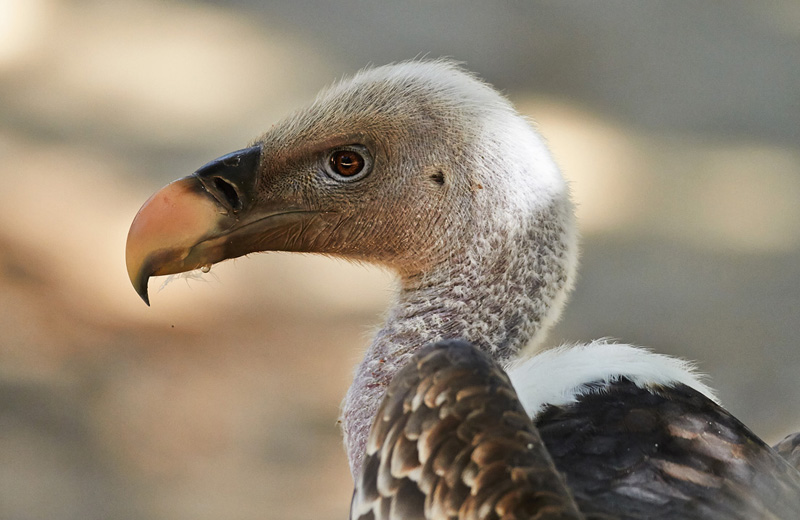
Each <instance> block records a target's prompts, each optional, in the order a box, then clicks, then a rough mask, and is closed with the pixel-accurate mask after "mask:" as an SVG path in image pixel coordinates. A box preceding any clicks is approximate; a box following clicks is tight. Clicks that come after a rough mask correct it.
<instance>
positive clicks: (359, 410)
mask: <svg viewBox="0 0 800 520" xmlns="http://www.w3.org/2000/svg"><path fill="white" fill-rule="evenodd" d="M571 219H572V216H571V208H570V206H569V203H568V202H565V201H563V200H557V201H554V202H553V204H552V206H551V207H549V208H546V209H545V210H544V211H542V212H541V213H539V214H535V215H531V216H530V217H528V218H525V219H522V220H521V221H519V222H517V223H515V226H514V228H515V229H512V230H509V229H505V230H502V229H497V228H496V227H495V228H494V229H485V230H482V231H483V232H481V233H479V234H477V235H476V236H475V238H474V239H473V240H472V241H471V243H470V244H469V245H468V246H467V247H466V248H465V249H464V250H463V251H461V252H458V253H453V255H452V256H451V258H450V259H449V261H447V262H444V263H442V264H440V265H439V266H437V267H436V268H435V269H434V270H432V272H428V273H423V274H420V275H416V276H409V277H404V278H402V279H401V283H402V286H401V289H400V291H399V294H398V296H397V299H396V301H395V303H394V305H393V306H392V307H391V309H390V310H389V312H388V316H387V319H386V322H385V323H384V325H383V327H382V328H381V329H380V331H378V333H377V334H376V336H375V338H374V340H373V342H372V344H371V345H370V346H369V348H368V349H367V352H366V354H365V356H364V359H363V361H362V362H361V364H360V365H359V366H358V368H357V370H356V373H355V378H354V381H353V384H352V385H351V387H350V389H349V391H348V393H347V396H346V397H345V400H344V403H343V407H342V426H343V430H344V437H345V447H346V449H347V454H348V459H349V461H350V470H351V473H352V475H353V476H354V477H356V476H357V475H359V474H360V472H361V463H362V459H363V454H364V450H365V446H366V441H367V437H368V434H369V428H370V426H371V424H372V421H373V418H374V416H375V413H376V411H377V408H378V406H379V404H380V401H381V398H382V396H383V393H384V391H385V389H386V387H387V386H388V385H389V383H390V381H391V380H392V377H393V376H394V374H395V373H397V371H398V370H399V369H400V368H402V367H403V366H404V365H405V363H406V362H407V360H408V358H409V357H411V356H412V355H413V354H414V353H415V352H416V351H417V350H418V349H419V348H421V347H422V346H424V345H426V344H428V343H431V342H434V341H438V340H441V339H454V338H461V339H465V340H467V341H470V342H472V343H473V344H475V345H476V346H478V347H479V348H481V349H482V350H484V351H485V352H487V353H489V354H490V355H492V356H493V357H494V358H495V359H497V360H498V361H500V362H501V363H507V362H508V361H510V360H512V359H514V358H515V357H516V356H517V355H518V354H519V352H520V350H521V349H522V348H523V347H526V346H530V347H534V346H536V345H538V344H539V343H541V341H543V340H544V336H545V334H546V332H547V329H548V328H549V327H550V326H551V325H552V324H553V323H554V322H555V321H556V320H557V318H558V315H559V314H560V311H561V308H562V306H563V304H564V302H565V300H566V295H567V293H568V291H569V289H570V288H571V284H572V279H573V272H574V269H575V263H576V261H575V257H576V256H577V254H576V251H575V249H576V245H575V243H576V239H575V236H574V233H572V232H570V229H571V227H572V226H571ZM484 227H486V226H484ZM485 237H489V238H485Z"/></svg>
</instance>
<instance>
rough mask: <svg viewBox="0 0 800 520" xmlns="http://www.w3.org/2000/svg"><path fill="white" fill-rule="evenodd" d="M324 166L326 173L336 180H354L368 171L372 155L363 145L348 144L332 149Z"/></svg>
mask: <svg viewBox="0 0 800 520" xmlns="http://www.w3.org/2000/svg"><path fill="white" fill-rule="evenodd" d="M325 166H326V170H327V172H328V175H330V176H331V177H333V178H334V179H336V180H341V181H350V180H356V179H360V178H361V177H364V176H365V175H366V174H367V173H369V170H370V168H371V167H372V157H370V155H369V152H368V151H367V149H366V148H365V147H363V146H360V145H350V146H346V147H343V148H337V149H335V150H333V151H332V152H331V153H330V155H328V162H327V164H326V165H325Z"/></svg>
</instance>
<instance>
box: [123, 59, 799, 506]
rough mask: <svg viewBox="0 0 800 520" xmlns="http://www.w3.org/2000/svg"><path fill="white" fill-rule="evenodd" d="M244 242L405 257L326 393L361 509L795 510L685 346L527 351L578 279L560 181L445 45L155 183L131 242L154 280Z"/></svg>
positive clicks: (778, 476)
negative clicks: (364, 343) (341, 392)
mask: <svg viewBox="0 0 800 520" xmlns="http://www.w3.org/2000/svg"><path fill="white" fill-rule="evenodd" d="M259 251H297V252H305V253H322V254H326V255H331V256H336V257H340V258H345V259H349V260H353V261H356V262H370V263H374V264H377V265H380V266H383V267H385V268H388V269H390V270H392V271H394V272H396V273H397V275H398V277H399V288H398V291H397V294H396V296H395V300H394V302H393V304H392V306H391V308H390V309H389V310H388V312H387V315H386V318H385V322H384V324H383V326H382V327H381V328H380V330H379V331H378V332H377V333H376V335H375V337H374V339H373V341H372V343H371V344H370V345H369V347H368V348H367V350H366V353H365V356H364V358H363V361H362V362H361V363H360V365H359V366H358V367H357V369H356V371H355V375H354V380H353V383H352V386H351V387H350V389H349V391H348V392H347V395H346V397H345V399H344V403H343V406H342V412H341V414H342V415H341V419H342V428H343V432H344V444H345V449H346V451H347V455H348V460H349V463H350V470H351V473H352V475H353V478H354V481H355V482H356V489H355V492H354V495H353V501H352V506H351V518H353V519H364V520H367V519H376V520H377V519H401V518H402V519H422V518H425V519H435V520H439V519H450V518H462V519H466V518H476V519H477V518H480V519H493V518H504V519H506V518H508V519H510V518H521V517H523V516H524V517H525V518H625V519H635V518H659V519H660V518H703V519H722V518H725V519H731V518H734V519H754V518H797V515H798V514H800V513H798V511H800V472H798V470H797V469H796V468H795V467H794V466H793V465H792V464H790V463H789V461H788V460H787V459H786V458H784V457H782V456H781V454H780V453H778V451H776V450H775V449H773V448H771V447H769V446H768V445H767V444H765V443H764V442H763V441H762V440H761V439H759V438H758V437H757V436H756V435H755V434H754V433H753V432H751V431H750V430H749V429H748V428H747V427H746V426H744V425H743V424H742V423H741V422H739V421H738V420H737V419H736V418H734V417H733V416H732V415H731V414H729V413H728V412H727V411H725V409H723V408H722V407H721V406H720V405H719V403H718V401H717V399H716V398H715V396H714V394H713V392H712V391H711V390H710V389H709V388H708V387H707V386H706V385H705V384H704V383H703V382H702V381H701V380H700V378H699V377H698V376H697V374H696V373H695V372H694V371H693V369H692V365H691V364H690V363H687V362H685V361H682V360H679V359H675V358H672V357H668V356H664V355H660V354H656V353H653V352H651V351H649V350H646V349H641V348H637V347H633V346H630V345H621V344H614V343H611V342H609V341H605V340H598V341H593V342H591V343H588V344H586V345H580V346H571V347H561V348H556V349H550V350H544V351H542V352H540V353H537V352H539V350H540V349H539V347H541V346H542V344H543V341H544V338H545V335H546V333H547V331H548V329H550V328H551V326H552V325H553V323H554V322H555V321H556V320H557V319H558V318H559V315H560V313H561V311H562V309H563V307H564V305H565V303H566V300H567V296H568V294H569V292H570V291H571V289H572V286H573V283H574V281H575V274H576V269H577V263H578V234H577V231H576V224H575V220H574V216H573V207H572V203H571V201H570V197H569V190H568V186H567V184H566V182H565V180H564V178H563V177H562V175H561V173H560V171H559V169H558V167H557V166H556V164H555V162H554V160H553V158H552V156H551V154H550V152H549V151H548V148H547V146H546V144H545V142H544V140H543V139H542V137H541V136H540V135H539V134H538V133H537V131H536V130H535V129H534V127H533V126H532V125H531V124H530V123H529V121H527V120H526V119H525V118H524V117H522V116H521V115H520V114H518V113H517V112H516V111H515V109H514V108H513V106H512V105H511V103H510V102H509V101H508V100H507V99H505V98H504V97H503V96H502V95H501V94H499V93H498V92H497V91H496V90H494V89H493V88H492V87H490V86H489V85H488V84H486V83H484V82H483V81H481V80H480V79H478V78H476V77H475V76H474V75H472V74H470V73H469V72H466V71H465V70H463V69H462V68H461V67H460V66H459V65H457V64H454V63H452V62H449V61H444V60H433V61H409V62H402V63H397V64H392V65H387V66H381V67H376V68H371V69H366V70H363V71H361V72H360V73H358V74H356V75H355V76H354V77H352V78H350V79H347V80H343V81H340V82H338V83H336V84H334V85H333V86H331V87H329V88H328V89H326V90H324V91H323V92H321V93H320V94H319V95H318V96H317V98H316V99H315V100H314V102H313V103H311V104H310V105H308V106H307V107H306V108H303V109H301V110H299V111H297V112H295V113H293V114H291V115H290V116H288V117H287V118H286V119H284V120H283V121H281V122H279V123H277V124H275V125H274V126H273V127H272V128H271V129H270V130H269V131H267V132H266V133H265V134H263V135H262V136H261V137H259V138H257V139H256V140H254V141H253V142H252V143H250V146H248V147H247V148H244V149H242V150H238V151H235V152H232V153H230V154H227V155H224V156H222V157H220V158H218V159H216V160H214V161H212V162H209V163H207V164H206V165H204V166H202V167H201V168H199V169H198V170H197V171H196V172H194V173H193V174H191V175H189V176H187V177H184V178H182V179H179V180H177V181H175V182H173V183H171V184H169V185H168V186H166V187H165V188H163V189H162V190H160V191H159V192H157V193H156V194H155V195H153V196H152V197H151V198H150V199H149V200H148V201H147V202H145V204H144V205H143V206H142V208H141V209H140V211H139V213H138V214H137V215H136V217H135V218H134V221H133V223H132V224H131V228H130V231H129V235H128V242H127V246H126V262H127V268H128V274H129V276H130V279H131V282H132V284H133V286H134V288H135V289H136V291H137V292H138V293H139V295H140V296H141V297H142V298H143V299H144V300H145V302H146V303H148V304H149V300H148V293H147V283H148V279H149V278H150V277H151V276H155V275H166V274H173V273H180V272H185V271H190V270H194V269H200V268H202V269H206V268H208V266H210V265H212V264H214V263H216V262H220V261H222V260H225V259H228V258H235V257H239V256H242V255H246V254H249V253H253V252H259ZM429 361H430V363H429ZM448 365H452V366H451V367H450V368H448ZM404 367H405V368H404ZM506 376H507V377H506ZM462 377H463V378H465V379H464V380H463V381H461V380H460V379H459V378H462ZM395 378H396V379H397V380H396V381H394V382H393V380H394V379H395ZM470 378H472V379H470ZM482 378H483V379H482ZM387 389H388V392H387ZM465 406H467V407H472V408H471V409H465V408H464V407H465ZM379 407H380V412H379ZM520 407H521V408H520ZM521 409H522V410H524V411H525V413H524V414H521V412H520V410H521ZM521 415H525V416H526V417H525V420H523V418H522V417H521ZM495 426H496V427H495ZM790 444H791V445H790V446H784V447H783V448H781V449H782V452H781V453H785V454H787V455H789V456H790V455H791V454H792V453H793V450H794V448H795V447H796V444H797V443H796V442H794V443H793V444H792V443H791V442H790ZM790 458H791V457H790ZM792 460H796V459H792Z"/></svg>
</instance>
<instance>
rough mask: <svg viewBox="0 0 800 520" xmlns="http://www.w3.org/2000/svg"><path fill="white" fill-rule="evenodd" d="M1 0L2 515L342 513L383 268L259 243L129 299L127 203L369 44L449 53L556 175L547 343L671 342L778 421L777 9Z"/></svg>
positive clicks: (791, 309)
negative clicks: (346, 437)
mask: <svg viewBox="0 0 800 520" xmlns="http://www.w3.org/2000/svg"><path fill="white" fill-rule="evenodd" d="M272 4H273V5H269V6H265V5H263V4H262V3H261V2H256V1H244V0H238V1H237V0H230V1H219V2H203V3H196V2H179V1H172V2H156V1H155V0H140V1H134V0H130V1H113V2H100V1H91V0H85V1H78V0H75V1H69V0H0V157H2V158H3V162H2V164H3V169H2V177H0V180H2V189H1V190H0V301H2V304H3V307H2V308H3V312H2V313H0V327H2V329H1V330H2V331H3V336H2V339H0V439H1V440H0V517H2V518H4V519H5V518H8V519H17V518H19V519H23V518H24V519H40V518H41V519H49V518H60V519H72V518H74V519H91V518H98V519H99V518H103V519H107V518H120V519H139V518H141V519H144V518H147V519H165V520H166V519H183V518H186V519H189V518H192V519H202V518H209V519H211V518H220V517H223V518H241V519H247V518H254V519H255V518H282V519H305V518H317V519H324V518H331V519H332V518H344V517H345V516H346V513H347V508H348V505H349V497H350V491H351V482H350V477H349V474H348V470H347V464H346V461H345V457H344V454H343V451H342V449H341V447H340V442H341V441H340V434H339V431H338V427H337V424H336V420H337V415H338V404H339V402H340V400H341V398H342V397H343V395H344V392H345V390H346V388H347V386H348V385H349V380H350V377H351V370H352V367H353V366H354V365H355V363H356V361H357V360H358V359H359V357H360V352H361V349H362V348H363V347H364V346H365V345H366V343H367V341H368V338H369V335H370V331H371V330H372V328H374V327H376V326H377V325H378V324H379V323H380V316H381V311H382V309H383V308H384V307H385V305H386V303H387V302H388V300H389V298H390V295H391V290H392V278H391V276H390V275H389V274H387V273H383V272H380V271H378V270H375V269H369V268H365V267H361V266H353V265H350V264H347V263H345V262H342V261H336V260H330V259H321V258H315V257H308V256H291V255H285V254H270V255H258V256H255V257H251V258H248V259H242V260H238V261H234V262H227V263H225V264H223V265H220V266H217V267H215V268H214V270H213V271H212V273H211V274H210V275H205V276H203V277H202V278H187V279H183V278H178V279H176V280H173V281H171V283H168V284H167V285H166V287H164V289H163V290H162V291H160V292H158V284H160V283H161V281H160V280H155V281H153V282H151V294H152V301H153V307H152V308H149V309H148V308H146V307H145V306H144V305H143V304H142V303H141V302H140V301H139V300H138V298H137V297H136V295H135V293H134V291H133V290H132V289H131V288H130V286H129V283H128V281H127V277H126V273H125V269H124V259H123V253H124V242H125V236H126V233H127V229H128V225H129V224H130V221H131V219H132V218H133V215H134V214H135V212H136V210H137V209H138V207H139V206H140V205H141V203H142V202H143V201H144V200H145V199H146V198H147V197H148V196H149V195H150V194H151V193H152V192H153V191H154V190H155V189H157V188H158V187H160V186H161V185H163V184H165V183H167V182H168V181H170V180H172V179H174V178H176V177H179V176H183V175H186V174H188V173H190V172H192V171H193V170H194V169H195V168H197V167H198V166H200V165H202V164H203V163H205V162H206V161H207V160H209V159H211V158H214V157H216V156H219V155H221V154H223V153H226V152H228V151H231V150H235V149H238V148H242V147H243V146H245V145H246V144H247V143H248V142H249V141H250V140H251V139H252V138H254V137H255V136H256V135H258V134H259V133H260V132H262V131H264V130H265V129H267V128H268V127H269V125H270V124H272V123H273V122H275V121H276V120H277V119H279V118H280V117H283V116H285V115H286V114H287V113H288V112H289V111H291V110H292V109H293V108H295V107H298V106H300V105H301V104H304V103H306V102H308V101H309V100H310V99H312V98H313V95H314V93H315V92H316V91H317V90H318V89H319V88H321V87H322V86H324V85H326V84H328V83H329V82H331V81H332V80H334V79H337V78H339V77H342V76H343V75H346V74H350V73H352V72H354V71H356V70H358V69H359V68H361V67H363V66H365V65H367V64H370V63H372V64H383V63H387V62H390V61H397V60H401V59H408V58H412V57H415V56H425V55H427V56H430V57H438V56H451V57H453V58H455V59H457V60H461V61H463V62H464V63H465V64H466V66H467V67H468V68H470V69H472V70H475V71H476V72H478V73H479V74H481V75H482V76H483V77H485V78H486V79H487V80H488V81H490V82H491V83H493V84H495V85H496V86H497V87H499V88H500V89H502V90H504V91H505V92H506V93H508V95H509V96H510V97H511V98H512V100H513V101H514V102H515V104H516V105H517V106H518V107H519V109H520V110H521V111H522V112H523V113H525V114H528V115H530V116H531V118H533V119H535V120H536V121H537V123H538V125H539V128H540V130H541V131H542V133H543V134H544V135H545V136H546V137H547V138H548V140H549V141H550V143H551V145H552V147H553V149H554V151H555V153H556V155H557V157H558V160H559V162H560V164H561V165H562V166H563V169H564V172H565V174H566V175H567V177H569V179H570V180H571V181H572V186H573V190H574V194H575V198H576V200H577V202H578V211H579V218H580V221H581V227H582V231H583V235H584V242H583V251H584V254H583V261H582V270H581V278H580V280H579V283H578V286H577V289H576V292H575V294H574V297H573V299H572V302H571V304H570V305H569V306H568V309H567V311H566V313H565V317H564V320H563V321H562V323H561V324H560V325H559V326H558V328H557V329H556V330H555V331H554V332H553V333H552V334H551V338H550V343H551V344H558V343H561V342H564V341H580V340H587V339H591V338H596V337H601V336H612V337H615V338H619V339H621V340H623V341H626V342H631V343H636V344H642V345H646V346H650V347H652V348H655V349H657V350H658V351H661V352H666V353H672V354H677V355H680V356H684V357H688V358H691V359H696V360H698V362H699V365H700V368H701V369H702V370H703V371H705V372H707V373H708V374H710V376H711V377H712V379H711V382H712V385H713V386H715V387H716V388H717V389H718V390H719V394H720V396H721V398H722V400H723V402H724V403H725V404H726V405H728V407H729V408H730V409H731V410H732V411H733V412H734V413H736V414H737V415H738V416H739V417H740V418H742V419H743V420H744V421H745V422H746V423H748V424H749V425H751V426H752V427H753V428H754V429H755V431H756V432H757V433H759V434H761V435H763V436H764V437H766V438H767V440H770V441H774V440H777V439H778V438H779V437H780V436H781V435H783V434H785V433H787V432H789V431H792V430H795V429H798V428H800V412H798V410H799V409H800V407H799V406H798V404H800V387H798V385H797V384H796V383H795V381H796V377H795V372H796V371H797V370H798V368H799V367H800V349H798V348H797V343H798V342H797V339H796V338H797V337H798V335H800V334H798V333H800V320H798V308H799V307H800V306H798V303H799V302H800V204H798V201H800V148H798V134H797V129H798V128H800V94H798V92H800V89H799V88H798V87H800V68H798V67H797V63H800V29H798V28H799V27H800V8H798V5H797V3H796V2H793V1H789V0H786V1H777V0H776V1H770V2H766V3H764V2H761V3H759V4H758V5H755V4H753V3H750V2H729V3H727V4H726V5H725V7H724V8H722V7H718V6H714V5H711V4H703V3H700V2H697V3H694V4H692V5H686V4H684V5H683V7H678V6H675V5H674V4H673V3H671V2H666V1H663V2H649V3H647V4H641V5H630V3H623V2H603V3H602V4H599V3H596V2H590V1H584V2H578V1H575V2H568V3H558V4H553V3H544V2H528V3H525V4H524V5H518V4H517V5H514V6H509V5H508V4H507V3H504V2H483V3H478V4H475V5H470V6H469V8H465V7H463V4H462V3H461V2H455V1H453V0H450V1H447V0H446V1H442V2H436V3H433V4H426V3H419V2H414V3H399V2H395V3H392V4H391V5H381V6H380V7H378V6H377V4H375V5H373V4H372V3H369V2H364V1H344V2H340V3H338V4H337V5H336V6H332V5H329V4H328V3H323V2H313V1H309V2H289V1H286V2H275V3H272Z"/></svg>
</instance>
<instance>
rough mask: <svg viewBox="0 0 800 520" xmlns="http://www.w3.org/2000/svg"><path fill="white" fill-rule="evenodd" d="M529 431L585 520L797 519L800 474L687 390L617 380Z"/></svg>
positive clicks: (552, 410) (550, 412)
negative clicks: (534, 433)
mask: <svg viewBox="0 0 800 520" xmlns="http://www.w3.org/2000/svg"><path fill="white" fill-rule="evenodd" d="M535 424H536V426H537V427H538V429H539V431H540V433H541V436H542V439H543V440H544V443H545V445H546V446H547V449H548V450H549V452H550V454H551V456H552V457H553V460H554V462H555V464H556V467H557V468H558V469H559V470H561V471H562V472H564V473H565V474H566V478H567V484H568V485H569V487H570V489H571V490H572V493H573V495H574V497H575V499H576V501H577V503H578V506H579V507H580V508H581V510H582V511H583V512H584V514H586V516H587V518H595V517H597V518H605V517H612V518H626V519H628V518H630V519H634V518H648V519H666V518H675V519H677V518H680V519H693V518H698V519H699V518H702V519H723V518H724V519H742V520H744V519H754V518H759V519H774V518H782V519H789V518H798V515H800V473H799V472H798V471H797V470H796V469H795V468H794V467H792V466H791V465H790V464H789V463H787V461H786V460H785V459H784V458H783V457H781V456H780V455H779V454H778V453H776V452H775V451H774V450H773V449H771V448H770V447H769V446H767V445H766V444H764V442H762V441H761V440H760V439H759V438H758V437H757V436H756V435H755V434H753V433H752V432H751V431H750V430H749V429H748V428H747V427H745V426H744V425H743V424H742V423H741V422H739V421H738V420H737V419H736V418H734V417H733V416H731V415H730V414H729V413H727V412H726V411H725V410H724V409H722V408H721V407H720V406H719V405H717V404H716V403H714V402H712V401H711V400H710V399H708V398H706V397H705V396H703V395H702V394H700V393H699V392H697V391H695V390H693V389H691V388H689V387H688V386H685V385H681V384H677V385H676V386H674V387H668V388H667V387H661V388H658V389H657V390H654V391H649V390H646V389H642V388H639V387H638V386H636V385H635V384H633V383H632V382H631V381H629V380H627V379H621V380H619V381H618V382H616V383H612V384H611V385H610V386H608V387H606V388H604V389H603V390H602V391H599V392H593V393H590V394H588V395H584V396H582V397H579V398H578V400H577V402H576V403H574V404H571V405H566V406H550V407H548V408H547V409H546V410H545V411H544V412H543V413H542V414H540V415H539V416H538V417H537V418H536V421H535ZM605 515H607V516H605Z"/></svg>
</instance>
